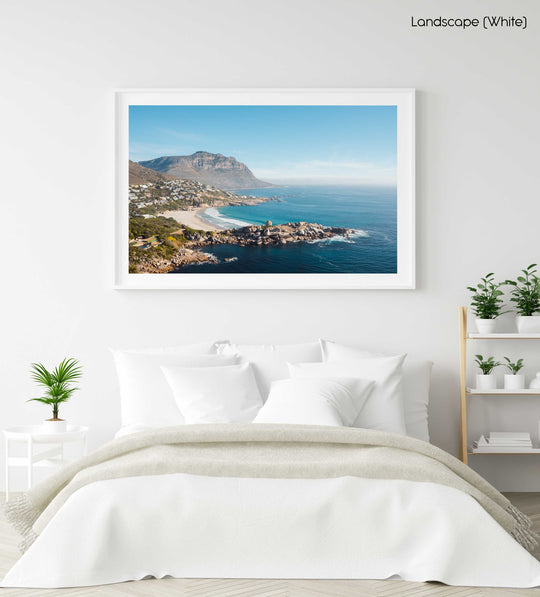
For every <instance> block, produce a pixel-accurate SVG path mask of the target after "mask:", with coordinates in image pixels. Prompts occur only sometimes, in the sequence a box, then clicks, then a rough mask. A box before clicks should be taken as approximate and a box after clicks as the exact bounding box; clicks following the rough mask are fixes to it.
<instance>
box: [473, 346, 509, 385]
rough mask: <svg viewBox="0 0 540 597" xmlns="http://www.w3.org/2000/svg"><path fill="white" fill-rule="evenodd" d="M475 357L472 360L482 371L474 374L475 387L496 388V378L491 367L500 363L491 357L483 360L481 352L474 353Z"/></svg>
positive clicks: (493, 367)
mask: <svg viewBox="0 0 540 597" xmlns="http://www.w3.org/2000/svg"><path fill="white" fill-rule="evenodd" d="M474 356H475V357H476V358H475V359H474V362H475V363H476V364H477V365H478V367H479V369H480V371H482V373H477V375H476V389H477V390H495V389H497V380H496V378H495V375H493V369H495V367H499V366H500V365H502V363H499V362H498V361H495V359H494V358H493V357H489V358H488V359H486V360H484V357H483V356H482V355H481V354H476V355H474Z"/></svg>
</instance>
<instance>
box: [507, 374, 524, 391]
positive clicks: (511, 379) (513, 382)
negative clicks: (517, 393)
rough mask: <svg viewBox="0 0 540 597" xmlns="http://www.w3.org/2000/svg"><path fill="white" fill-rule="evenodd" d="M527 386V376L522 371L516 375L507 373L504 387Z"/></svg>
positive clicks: (516, 387) (508, 388) (519, 387)
mask: <svg viewBox="0 0 540 597" xmlns="http://www.w3.org/2000/svg"><path fill="white" fill-rule="evenodd" d="M524 388H525V376H524V375H523V374H522V373H517V374H516V375H512V374H511V373H510V374H505V376H504V389H505V390H523V389H524Z"/></svg>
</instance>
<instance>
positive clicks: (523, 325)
mask: <svg viewBox="0 0 540 597" xmlns="http://www.w3.org/2000/svg"><path fill="white" fill-rule="evenodd" d="M536 267H537V266H536V263H533V264H531V265H529V267H527V268H525V269H522V270H521V273H522V274H523V275H522V276H518V277H517V279H516V280H506V281H505V282H504V283H505V284H508V285H510V286H512V291H511V297H512V298H511V299H510V301H511V302H513V303H514V304H515V305H516V311H517V314H518V315H517V318H516V319H517V321H516V323H517V328H518V332H519V333H520V334H538V333H540V317H539V316H538V312H539V311H540V279H539V278H538V276H537V275H536Z"/></svg>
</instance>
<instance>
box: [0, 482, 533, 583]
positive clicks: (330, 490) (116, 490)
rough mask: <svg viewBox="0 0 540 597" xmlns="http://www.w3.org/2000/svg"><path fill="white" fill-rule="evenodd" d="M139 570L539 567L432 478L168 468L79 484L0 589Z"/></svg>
mask: <svg viewBox="0 0 540 597" xmlns="http://www.w3.org/2000/svg"><path fill="white" fill-rule="evenodd" d="M148 575H152V576H155V577H159V578H161V577H163V576H166V575H170V576H173V577H206V578H212V577H213V578H336V579H337V578H349V579H385V578H390V577H394V578H402V579H404V580H413V581H427V580H437V581H441V582H444V583H448V584H454V585H480V586H507V587H533V586H537V585H540V564H539V563H538V562H537V560H536V559H535V558H534V557H532V556H531V555H530V554H529V553H528V552H527V551H526V550H524V549H523V548H522V547H521V546H520V545H519V544H518V543H517V542H516V541H514V540H513V539H512V538H511V537H510V536H509V535H508V534H507V533H506V532H505V531H504V530H503V529H502V527H500V526H499V525H498V524H497V523H496V522H495V521H494V520H493V519H492V518H491V517H490V516H489V515H488V514H487V513H486V512H485V511H484V510H483V509H482V508H481V507H480V506H479V505H478V503H477V502H476V501H475V500H474V499H473V498H471V497H470V496H468V495H466V494H464V493H462V492H460V491H458V490H455V489H452V488H449V487H443V486H441V485H436V484H432V483H418V482H412V481H396V480H379V479H358V478H354V477H341V478H336V479H308V480H306V479H299V480H296V479H238V478H216V477H204V476H195V475H187V474H174V475H163V476H146V477H130V478H123V479H115V480H108V481H100V482H97V483H93V484H91V485H89V486H86V487H84V488H82V489H80V490H79V491H77V492H76V493H75V494H73V495H72V496H71V497H70V498H69V499H68V501H67V502H66V504H65V505H64V506H63V507H62V508H61V510H60V511H59V512H58V513H57V515H56V516H55V518H54V519H53V520H52V521H51V523H50V524H49V525H48V526H47V527H46V528H45V530H44V531H43V533H42V534H41V535H40V536H39V537H38V539H37V540H36V541H35V543H34V544H33V545H32V546H31V547H30V549H29V550H28V551H27V552H26V553H25V554H24V555H23V556H22V557H21V559H20V560H19V561H18V562H17V563H16V564H15V565H14V566H13V568H12V569H11V570H10V571H9V572H8V574H7V576H6V577H5V579H4V580H3V583H2V586H4V587H40V588H50V587H70V586H90V585H98V584H106V583H114V582H120V581H127V580H137V579H141V578H144V577H146V576H148Z"/></svg>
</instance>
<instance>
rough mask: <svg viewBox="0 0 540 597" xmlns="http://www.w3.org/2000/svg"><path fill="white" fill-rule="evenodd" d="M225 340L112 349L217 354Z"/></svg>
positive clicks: (183, 353)
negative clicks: (218, 348)
mask: <svg viewBox="0 0 540 597" xmlns="http://www.w3.org/2000/svg"><path fill="white" fill-rule="evenodd" d="M225 342H226V341H225V340H218V341H217V342H214V341H212V342H211V341H208V342H196V343H195V344H178V345H175V346H151V347H142V348H118V349H111V350H112V352H113V353H114V352H116V351H119V352H129V353H132V354H133V353H138V354H139V353H143V354H157V353H159V354H163V353H167V354H169V353H173V354H181V355H185V356H193V355H198V354H216V353H217V347H218V346H219V345H221V344H223V343H225Z"/></svg>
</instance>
